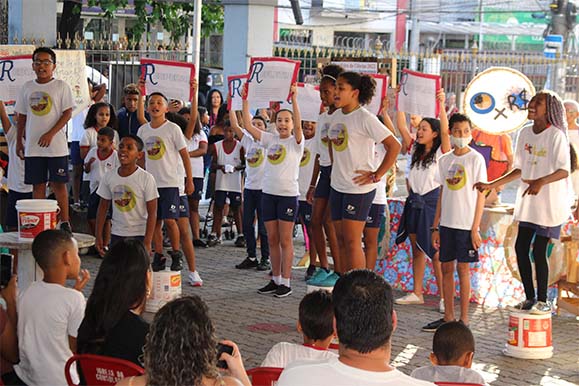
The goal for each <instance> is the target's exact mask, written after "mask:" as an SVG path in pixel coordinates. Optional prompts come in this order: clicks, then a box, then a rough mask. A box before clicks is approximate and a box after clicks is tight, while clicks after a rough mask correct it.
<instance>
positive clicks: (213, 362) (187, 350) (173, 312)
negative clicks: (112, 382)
mask: <svg viewBox="0 0 579 386" xmlns="http://www.w3.org/2000/svg"><path fill="white" fill-rule="evenodd" d="M221 343H223V344H226V345H229V346H232V347H233V355H229V354H227V353H223V354H221V357H220V358H217V340H216V339H215V329H214V328H213V323H212V322H211V319H210V318H209V310H208V309H207V305H206V304H205V303H204V302H203V300H201V298H200V297H199V296H197V295H193V296H185V297H182V298H179V299H175V300H173V301H171V302H169V303H167V304H165V305H164V306H163V307H162V308H161V309H160V310H159V311H158V312H157V314H156V315H155V319H153V323H152V324H151V327H150V329H149V335H147V339H146V344H145V348H144V350H145V353H144V364H145V375H142V376H139V377H130V378H125V379H123V380H121V381H120V382H119V383H117V386H145V385H219V386H233V385H236V386H238V385H244V386H251V382H250V381H249V378H248V376H247V374H246V372H245V368H244V367H243V361H242V359H241V354H240V353H239V349H238V348H237V345H236V344H235V343H233V342H231V341H222V342H221ZM218 359H220V360H224V361H225V362H226V363H227V366H228V369H229V370H228V371H229V374H230V376H222V375H221V373H220V372H219V370H218V368H217V360H218Z"/></svg>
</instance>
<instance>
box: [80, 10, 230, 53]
mask: <svg viewBox="0 0 579 386" xmlns="http://www.w3.org/2000/svg"><path fill="white" fill-rule="evenodd" d="M88 4H89V6H97V7H100V8H101V9H102V11H103V16H104V17H105V18H107V19H109V20H110V19H112V18H114V17H115V12H117V11H118V10H121V9H126V8H128V7H129V2H128V0H89V1H88ZM133 7H134V10H135V15H136V16H137V23H135V25H134V26H133V27H132V28H131V29H130V33H131V34H132V35H133V39H134V40H135V41H139V40H140V39H141V37H142V36H143V33H145V31H146V30H147V25H152V24H155V23H158V22H160V23H161V25H162V26H163V28H164V29H165V30H166V31H168V32H169V33H170V34H171V40H172V41H173V42H174V43H176V42H178V41H179V39H180V38H182V37H183V36H185V35H186V34H187V30H188V29H189V28H190V27H191V16H192V14H193V10H194V7H193V4H192V3H181V2H178V3H173V2H170V1H167V0H134V1H133ZM148 7H150V9H148ZM214 32H223V6H222V5H221V1H220V0H217V1H212V2H211V4H207V5H203V8H202V10H201V34H202V36H203V37H206V36H209V35H210V34H212V33H214Z"/></svg>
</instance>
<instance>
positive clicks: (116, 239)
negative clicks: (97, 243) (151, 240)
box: [109, 235, 145, 248]
mask: <svg viewBox="0 0 579 386" xmlns="http://www.w3.org/2000/svg"><path fill="white" fill-rule="evenodd" d="M121 240H139V241H140V242H144V241H145V236H117V235H111V243H110V245H109V248H110V247H112V246H113V245H115V244H116V243H118V242H119V241H121Z"/></svg>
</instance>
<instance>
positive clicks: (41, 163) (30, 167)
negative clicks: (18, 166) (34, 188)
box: [24, 155, 68, 185]
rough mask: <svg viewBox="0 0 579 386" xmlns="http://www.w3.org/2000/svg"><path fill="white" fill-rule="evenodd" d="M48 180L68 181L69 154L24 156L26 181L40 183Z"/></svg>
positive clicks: (34, 183)
mask: <svg viewBox="0 0 579 386" xmlns="http://www.w3.org/2000/svg"><path fill="white" fill-rule="evenodd" d="M47 181H50V182H58V183H67V182H68V156H67V155H64V156H62V157H24V183H25V184H28V185H38V184H44V183H46V182H47Z"/></svg>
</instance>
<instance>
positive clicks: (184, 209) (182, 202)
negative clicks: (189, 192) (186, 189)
mask: <svg viewBox="0 0 579 386" xmlns="http://www.w3.org/2000/svg"><path fill="white" fill-rule="evenodd" d="M182 217H185V218H189V200H187V196H180V197H179V218H182Z"/></svg>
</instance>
